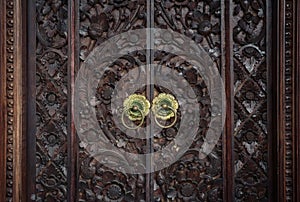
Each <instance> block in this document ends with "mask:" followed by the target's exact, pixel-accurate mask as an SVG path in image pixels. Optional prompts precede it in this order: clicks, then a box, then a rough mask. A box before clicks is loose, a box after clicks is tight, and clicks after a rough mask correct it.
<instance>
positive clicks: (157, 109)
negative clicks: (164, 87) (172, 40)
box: [152, 93, 179, 128]
mask: <svg viewBox="0 0 300 202" xmlns="http://www.w3.org/2000/svg"><path fill="white" fill-rule="evenodd" d="M178 106H179V105H178V102H177V100H176V99H175V97H174V96H173V95H171V94H166V93H161V94H159V95H158V96H157V97H156V98H154V99H153V101H152V111H153V113H154V115H155V122H156V123H157V125H159V126H160V127H162V128H170V127H172V126H173V125H174V124H175V123H176V121H177V109H178ZM172 117H174V120H173V122H172V123H171V124H170V125H167V126H164V125H162V124H160V123H159V121H158V119H161V120H164V121H166V120H169V119H171V118H172Z"/></svg>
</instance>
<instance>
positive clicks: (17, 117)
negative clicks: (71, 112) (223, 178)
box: [0, 0, 300, 201]
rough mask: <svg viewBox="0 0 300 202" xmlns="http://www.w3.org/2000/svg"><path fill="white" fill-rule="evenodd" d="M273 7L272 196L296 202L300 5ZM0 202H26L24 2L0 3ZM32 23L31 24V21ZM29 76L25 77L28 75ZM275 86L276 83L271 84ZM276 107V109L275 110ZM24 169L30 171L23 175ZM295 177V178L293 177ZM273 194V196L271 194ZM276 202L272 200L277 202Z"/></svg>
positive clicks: (291, 1)
mask: <svg viewBox="0 0 300 202" xmlns="http://www.w3.org/2000/svg"><path fill="white" fill-rule="evenodd" d="M28 2H31V1H28ZM270 6H272V11H273V13H272V19H273V22H272V23H270V24H269V26H273V30H276V32H273V34H272V36H270V37H271V38H270V37H269V39H272V40H267V43H272V46H273V47H272V58H273V59H272V66H273V68H274V71H272V72H271V74H270V75H269V76H271V77H272V81H273V83H272V84H271V85H272V86H273V89H271V91H272V92H273V94H272V95H273V97H272V106H273V108H272V111H273V112H272V113H271V117H269V118H270V119H272V122H273V123H275V124H273V126H272V127H273V131H275V132H274V134H276V137H274V138H273V140H274V141H273V142H271V144H270V146H271V147H272V148H273V155H272V156H273V159H272V162H273V166H274V165H276V167H275V168H273V170H274V172H273V176H274V179H273V180H272V183H273V184H275V186H274V187H275V189H276V190H273V192H275V193H277V199H278V201H300V175H299V173H297V171H298V170H300V12H299V11H300V2H299V1H297V0H277V1H276V2H274V3H273V5H270ZM0 16H1V19H0V30H1V32H0V43H1V48H0V64H1V69H0V78H1V81H0V82H1V83H0V85H1V89H0V91H1V93H0V95H1V96H0V103H1V113H0V131H1V135H0V201H11V200H13V201H21V200H22V201H26V197H27V196H26V193H27V192H26V173H27V172H28V171H30V170H31V169H35V168H34V166H33V167H32V168H31V169H30V170H29V169H28V167H27V165H26V162H27V161H28V159H27V158H26V157H27V155H26V151H27V150H26V144H27V142H28V140H26V134H27V132H26V125H27V124H26V117H28V114H26V113H27V112H26V109H27V107H28V106H27V103H26V100H27V97H28V96H30V95H27V94H26V90H25V89H27V86H28V85H27V81H28V80H27V79H25V78H28V76H30V75H29V74H28V73H27V66H28V64H30V60H33V59H34V58H32V57H31V58H30V57H27V50H28V48H34V47H31V46H30V44H28V43H27V41H28V40H27V34H26V31H24V30H26V27H27V24H26V19H27V1H23V0H6V1H4V0H3V1H1V2H0ZM32 20H33V19H32ZM27 74H28V75H27ZM276 80H277V82H275V81H276ZM274 106H275V107H274ZM26 169H28V170H26ZM297 174H298V175H297ZM275 193H274V194H275ZM275 198H276V197H275Z"/></svg>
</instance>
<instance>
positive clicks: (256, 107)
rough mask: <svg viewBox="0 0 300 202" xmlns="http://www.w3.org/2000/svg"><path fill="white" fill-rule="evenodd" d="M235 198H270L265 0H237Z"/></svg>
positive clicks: (235, 17)
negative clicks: (268, 190)
mask: <svg viewBox="0 0 300 202" xmlns="http://www.w3.org/2000/svg"><path fill="white" fill-rule="evenodd" d="M233 16H234V18H233V20H232V21H233V22H234V28H233V41H234V43H233V51H234V103H235V105H234V120H235V128H234V140H235V141H234V151H235V173H236V175H235V199H236V201H249V200H250V201H253V200H255V201H256V200H267V198H268V192H267V187H268V180H267V179H268V152H269V151H268V134H267V126H266V124H267V85H268V84H267V67H266V62H265V60H266V41H265V38H266V25H265V24H266V6H265V1H260V0H246V1H239V0H235V1H234V12H233Z"/></svg>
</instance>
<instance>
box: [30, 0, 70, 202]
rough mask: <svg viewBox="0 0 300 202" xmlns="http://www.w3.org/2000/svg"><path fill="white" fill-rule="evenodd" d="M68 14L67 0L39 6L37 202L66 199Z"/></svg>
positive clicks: (37, 3)
mask: <svg viewBox="0 0 300 202" xmlns="http://www.w3.org/2000/svg"><path fill="white" fill-rule="evenodd" d="M67 10H68V5H67V2H66V1H64V0H57V1H47V0H39V1H37V2H36V11H37V16H36V20H37V48H36V54H37V58H36V63H37V68H36V69H37V72H36V108H37V133H36V142H37V145H36V157H37V163H36V190H37V193H36V201H44V200H55V201H65V200H66V197H67V195H66V194H67V191H66V190H67V176H66V175H67V170H66V169H67V165H66V162H67V147H66V142H67V57H66V55H67V51H68V50H67V17H68V16H67V14H66V13H67Z"/></svg>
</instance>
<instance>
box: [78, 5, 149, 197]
mask: <svg viewBox="0 0 300 202" xmlns="http://www.w3.org/2000/svg"><path fill="white" fill-rule="evenodd" d="M146 8H147V5H146V1H140V0H136V1H135V0H134V1H117V0H108V1H102V2H98V1H85V0H81V1H80V30H79V34H80V60H81V64H82V63H83V62H84V61H85V59H86V57H87V56H88V55H89V53H90V52H91V51H93V49H94V48H95V47H97V46H99V45H101V44H102V43H103V42H104V41H106V40H108V39H109V38H111V37H113V36H115V35H118V34H120V33H123V32H126V31H129V30H133V29H139V28H145V27H146V26H147V25H146V22H147V13H146ZM140 65H146V51H138V52H134V53H129V54H128V55H124V56H122V57H121V58H119V59H118V60H116V61H112V63H111V65H110V66H109V67H107V69H106V71H105V73H104V74H103V77H102V78H101V79H99V81H98V85H97V90H96V95H95V97H94V99H93V100H92V101H91V102H92V103H93V104H94V105H93V106H94V107H95V110H96V112H97V121H98V123H97V124H99V126H100V127H101V128H102V129H103V131H105V132H104V133H105V136H106V138H108V139H109V141H110V143H111V144H112V145H113V146H114V147H116V148H119V149H122V150H123V151H126V152H131V153H139V154H142V153H147V150H148V149H147V141H146V140H143V139H138V138H133V137H132V136H130V135H127V134H125V133H124V132H122V130H120V129H119V128H118V127H117V126H116V123H115V122H114V120H113V110H116V109H112V107H111V99H112V96H113V91H114V89H115V88H116V84H117V82H120V80H121V78H122V76H124V75H125V74H127V73H128V72H129V71H130V70H132V69H133V68H136V67H138V66H140ZM138 76H139V74H137V75H135V77H136V78H131V79H132V80H131V81H130V82H125V83H124V84H122V86H123V87H124V89H126V88H127V87H126V86H128V88H130V85H131V84H130V83H131V82H134V80H135V79H141V78H138ZM125 91H126V90H125ZM83 93H84V92H83ZM135 93H138V94H142V95H146V87H145V86H144V87H143V86H141V88H140V89H138V90H137V91H136V92H135ZM127 96H129V95H127ZM121 103H122V102H121ZM121 107H122V106H121ZM117 110H119V109H117ZM88 114H89V112H87V114H86V115H87V116H88ZM119 114H122V111H120V112H119ZM87 120H88V117H87ZM145 126H146V122H145V123H143V125H142V126H141V127H142V128H144V127H145ZM128 132H133V133H137V134H138V132H139V130H132V131H131V130H128ZM88 138H89V140H90V141H94V140H95V141H97V138H99V137H98V136H97V134H95V136H90V137H88ZM80 145H81V147H80V149H79V162H78V163H79V201H143V200H145V193H146V179H145V175H142V174H141V175H132V174H126V173H122V172H118V171H115V170H113V169H111V168H108V167H105V164H103V162H102V164H101V163H100V162H98V161H97V160H95V159H93V158H92V157H90V154H88V152H87V151H85V149H84V148H83V147H82V146H83V145H82V143H80Z"/></svg>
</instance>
